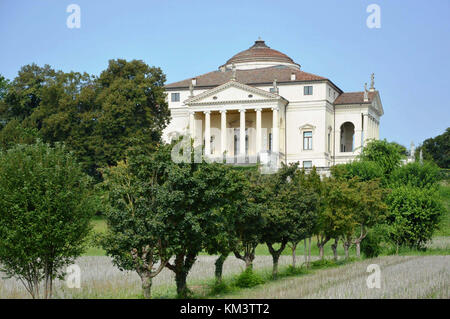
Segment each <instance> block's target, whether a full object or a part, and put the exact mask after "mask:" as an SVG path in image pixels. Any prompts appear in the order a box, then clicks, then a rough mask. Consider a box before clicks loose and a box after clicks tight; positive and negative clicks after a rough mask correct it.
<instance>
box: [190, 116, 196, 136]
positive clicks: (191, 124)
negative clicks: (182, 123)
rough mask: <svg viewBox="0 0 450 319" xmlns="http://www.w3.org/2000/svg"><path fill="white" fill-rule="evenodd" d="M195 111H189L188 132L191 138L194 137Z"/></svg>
mask: <svg viewBox="0 0 450 319" xmlns="http://www.w3.org/2000/svg"><path fill="white" fill-rule="evenodd" d="M194 116H195V112H194V111H189V134H190V135H191V136H190V137H191V138H192V139H195V129H194V125H195V117H194Z"/></svg>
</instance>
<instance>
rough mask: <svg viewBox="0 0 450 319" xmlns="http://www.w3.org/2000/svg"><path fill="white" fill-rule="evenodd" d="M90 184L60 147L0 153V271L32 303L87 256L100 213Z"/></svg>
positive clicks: (21, 148) (46, 295)
mask: <svg viewBox="0 0 450 319" xmlns="http://www.w3.org/2000/svg"><path fill="white" fill-rule="evenodd" d="M91 183H92V179H91V178H90V177H88V176H87V175H85V174H84V173H83V171H82V168H81V166H80V165H79V164H78V163H77V162H76V159H75V156H74V155H73V154H72V153H69V152H68V151H67V150H66V148H65V147H64V146H63V145H61V144H56V145H55V147H54V148H51V147H50V146H49V145H48V144H44V143H42V142H41V141H38V142H37V143H36V144H32V145H18V146H16V147H14V148H12V149H10V150H9V151H8V152H0V265H1V270H2V271H3V272H5V273H6V275H7V276H8V277H16V278H18V279H19V280H20V281H21V282H22V283H23V284H24V286H25V288H26V289H27V291H28V292H29V293H30V294H31V296H32V297H33V298H39V297H40V296H41V293H40V284H41V282H42V281H44V294H43V297H44V298H51V297H52V289H53V285H52V283H53V280H54V279H55V278H61V277H62V276H63V275H64V268H63V267H64V266H66V265H69V264H71V263H72V262H73V261H74V259H75V258H76V257H78V256H80V255H81V253H82V252H83V251H84V248H85V247H84V246H85V239H86V236H87V235H88V233H89V230H90V219H91V216H92V215H93V213H94V211H95V208H96V201H95V195H94V193H93V190H92V187H91Z"/></svg>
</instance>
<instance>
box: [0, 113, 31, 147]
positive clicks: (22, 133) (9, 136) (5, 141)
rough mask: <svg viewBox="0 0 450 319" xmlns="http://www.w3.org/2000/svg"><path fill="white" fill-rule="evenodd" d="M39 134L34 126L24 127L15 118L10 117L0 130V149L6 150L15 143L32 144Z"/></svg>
mask: <svg viewBox="0 0 450 319" xmlns="http://www.w3.org/2000/svg"><path fill="white" fill-rule="evenodd" d="M38 136H39V134H38V131H37V130H36V129H34V128H29V127H24V126H23V125H22V124H21V123H20V121H18V120H17V119H12V120H10V121H9V122H8V124H6V126H5V127H4V128H3V129H2V130H1V131H0V151H2V150H3V151H6V150H8V149H10V148H12V147H14V146H16V145H17V144H32V143H34V142H35V141H36V139H37V138H38Z"/></svg>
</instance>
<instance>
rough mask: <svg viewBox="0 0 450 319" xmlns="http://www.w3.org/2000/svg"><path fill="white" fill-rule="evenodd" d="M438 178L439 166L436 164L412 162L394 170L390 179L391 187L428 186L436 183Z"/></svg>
mask: <svg viewBox="0 0 450 319" xmlns="http://www.w3.org/2000/svg"><path fill="white" fill-rule="evenodd" d="M439 178H440V174H439V167H438V166H437V165H436V164H434V163H432V162H425V163H423V164H421V163H419V162H413V163H408V164H406V165H403V166H400V167H399V168H397V169H396V170H394V172H393V173H392V175H391V178H390V179H391V185H392V186H393V187H398V186H402V185H405V186H412V187H426V188H430V187H433V186H435V185H436V184H437V182H438V181H439Z"/></svg>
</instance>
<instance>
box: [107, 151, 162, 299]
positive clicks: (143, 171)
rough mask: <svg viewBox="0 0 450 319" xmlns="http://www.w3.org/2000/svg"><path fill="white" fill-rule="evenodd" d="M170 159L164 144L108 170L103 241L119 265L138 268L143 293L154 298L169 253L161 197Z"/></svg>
mask: <svg viewBox="0 0 450 319" xmlns="http://www.w3.org/2000/svg"><path fill="white" fill-rule="evenodd" d="M167 161H170V151H169V149H168V147H167V146H161V147H160V148H159V149H158V150H157V151H156V152H155V153H153V154H151V155H147V154H145V153H144V154H142V153H139V152H137V153H134V154H131V155H130V157H129V158H128V160H127V162H126V163H125V162H119V163H118V165H117V166H115V167H110V168H108V169H105V170H104V176H105V178H104V182H103V183H102V186H103V188H104V189H105V190H106V194H107V204H106V207H107V208H106V213H105V215H106V218H107V223H108V231H107V233H106V235H105V236H104V238H102V246H103V248H104V249H105V250H106V253H107V254H108V255H109V256H111V257H112V258H113V263H114V264H115V265H116V266H118V267H119V269H121V270H124V269H125V270H134V271H136V272H137V273H138V275H139V277H140V278H141V282H142V290H143V293H144V297H145V298H151V287H152V280H153V278H154V277H155V276H157V275H158V274H159V273H160V272H161V271H162V270H163V269H164V267H165V266H166V264H167V262H168V260H169V258H170V256H171V253H170V246H169V244H170V242H169V234H168V232H167V227H166V225H167V220H166V216H165V214H164V211H163V210H162V209H161V207H162V205H161V203H160V201H159V198H160V192H161V191H162V190H163V188H162V187H161V184H162V183H164V181H165V178H166V175H167V171H166V163H167ZM158 262H159V265H158V266H157V263H158Z"/></svg>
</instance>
